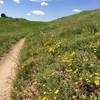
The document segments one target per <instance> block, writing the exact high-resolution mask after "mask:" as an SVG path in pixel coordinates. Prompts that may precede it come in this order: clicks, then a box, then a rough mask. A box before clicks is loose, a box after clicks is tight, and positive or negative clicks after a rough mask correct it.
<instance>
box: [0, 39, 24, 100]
mask: <svg viewBox="0 0 100 100" xmlns="http://www.w3.org/2000/svg"><path fill="white" fill-rule="evenodd" d="M24 42H25V38H23V39H21V40H20V41H19V42H18V43H17V44H16V45H15V46H13V47H12V49H11V51H10V52H9V53H8V54H7V55H6V56H5V57H4V58H3V59H2V60H1V61H0V100H10V94H11V89H12V83H13V80H14V77H15V76H16V71H15V69H16V67H17V65H18V60H19V55H20V50H21V48H22V46H23V45H24Z"/></svg>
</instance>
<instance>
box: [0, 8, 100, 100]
mask: <svg viewBox="0 0 100 100" xmlns="http://www.w3.org/2000/svg"><path fill="white" fill-rule="evenodd" d="M99 13H100V10H99V9H98V10H92V11H84V12H81V13H79V14H76V15H72V16H67V17H63V18H60V19H57V20H54V21H51V22H32V21H28V20H24V19H19V20H18V19H17V20H16V19H12V18H7V19H2V18H0V22H1V23H0V26H1V27H0V43H1V44H2V45H1V47H0V55H2V56H3V55H4V53H5V52H8V51H9V48H10V47H11V46H12V45H13V44H15V43H16V41H18V40H19V39H20V38H22V37H26V44H25V46H24V47H23V49H22V51H21V52H22V53H21V59H20V65H19V66H18V70H17V71H18V73H17V77H16V80H15V81H14V85H13V87H14V88H13V90H12V100H24V99H25V100H26V99H29V100H39V99H40V100H89V99H90V98H91V100H99V99H100V77H99V76H100V36H99V35H98V33H100V14H99ZM7 39H8V40H7ZM8 41H9V42H8Z"/></svg>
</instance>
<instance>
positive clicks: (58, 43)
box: [48, 41, 62, 53]
mask: <svg viewBox="0 0 100 100" xmlns="http://www.w3.org/2000/svg"><path fill="white" fill-rule="evenodd" d="M61 44H62V42H61V41H59V42H57V43H56V44H55V45H53V46H51V47H49V49H48V52H49V53H54V52H55V51H56V50H57V49H58V48H60V47H61Z"/></svg>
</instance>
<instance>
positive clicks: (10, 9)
mask: <svg viewBox="0 0 100 100" xmlns="http://www.w3.org/2000/svg"><path fill="white" fill-rule="evenodd" d="M99 8H100V0H0V13H5V14H6V15H7V16H9V17H15V18H25V19H28V20H33V21H50V20H54V19H57V18H60V17H63V16H69V15H72V14H76V13H79V12H82V11H84V10H92V9H99Z"/></svg>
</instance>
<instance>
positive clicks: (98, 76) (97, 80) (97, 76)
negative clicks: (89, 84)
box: [94, 73, 100, 86]
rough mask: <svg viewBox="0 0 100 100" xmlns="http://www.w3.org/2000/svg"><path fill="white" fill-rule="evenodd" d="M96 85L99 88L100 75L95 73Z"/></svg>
mask: <svg viewBox="0 0 100 100" xmlns="http://www.w3.org/2000/svg"><path fill="white" fill-rule="evenodd" d="M94 83H95V84H96V85H97V86H99V85H100V73H95V80H94Z"/></svg>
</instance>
